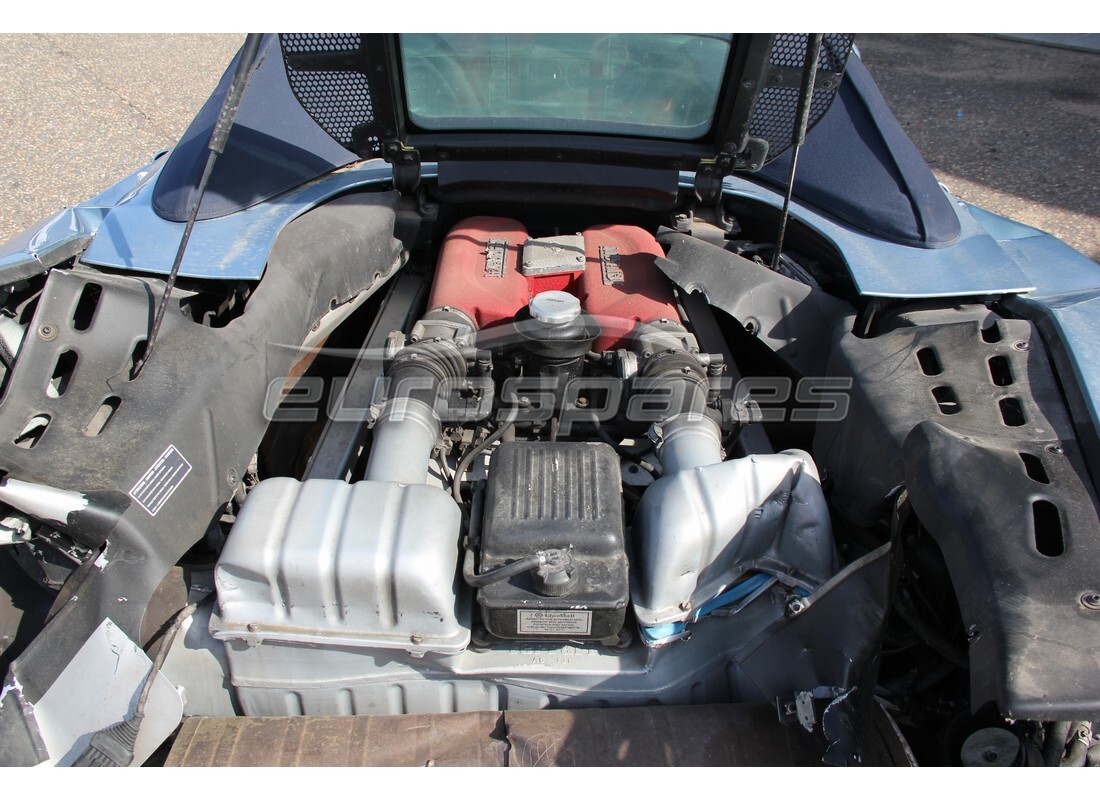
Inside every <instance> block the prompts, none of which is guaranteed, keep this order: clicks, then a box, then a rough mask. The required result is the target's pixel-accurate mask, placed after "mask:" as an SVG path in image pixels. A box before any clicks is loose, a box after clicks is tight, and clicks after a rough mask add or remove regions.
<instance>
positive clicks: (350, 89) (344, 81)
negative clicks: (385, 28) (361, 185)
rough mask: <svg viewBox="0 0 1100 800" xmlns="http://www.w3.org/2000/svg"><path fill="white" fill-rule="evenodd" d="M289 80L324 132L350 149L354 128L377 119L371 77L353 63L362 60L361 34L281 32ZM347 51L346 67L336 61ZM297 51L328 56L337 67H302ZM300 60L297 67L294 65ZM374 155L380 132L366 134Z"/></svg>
mask: <svg viewBox="0 0 1100 800" xmlns="http://www.w3.org/2000/svg"><path fill="white" fill-rule="evenodd" d="M279 42H280V44H281V45H282V49H283V61H284V63H285V64H286V74H287V79H288V80H289V81H290V88H291V90H292V91H293V92H294V94H295V96H296V97H297V98H298V102H300V103H301V104H302V107H303V108H305V110H306V112H307V113H308V114H309V115H310V116H311V117H313V119H315V120H316V121H317V124H318V125H320V126H321V127H322V128H323V129H324V131H325V133H327V134H328V135H329V136H331V137H332V138H333V139H335V140H336V141H337V142H339V143H340V144H341V145H343V146H344V147H346V148H348V149H349V150H355V149H356V144H355V141H354V137H353V132H354V130H355V129H356V128H360V127H364V126H370V125H371V124H372V123H373V122H374V119H375V114H374V100H373V98H372V95H371V85H370V81H369V80H368V79H367V76H366V75H364V74H363V73H362V72H360V71H359V70H357V69H355V67H354V65H355V64H358V63H361V62H360V52H361V50H362V35H361V34H358V33H281V34H279ZM341 54H344V55H346V57H347V59H346V61H347V66H343V65H340V64H338V61H339V56H340V55H341ZM296 56H299V57H300V56H306V57H308V56H325V57H327V58H329V59H331V61H332V65H333V66H334V67H340V66H342V67H343V68H337V69H317V68H310V69H302V68H300V65H301V64H302V63H303V61H304V59H303V60H299V59H297V58H295V57H296ZM296 65H298V66H296ZM363 141H366V142H367V143H368V147H369V154H370V155H375V156H377V155H381V153H382V147H381V144H380V141H379V138H378V137H377V136H370V137H367V138H366V139H365V140H363Z"/></svg>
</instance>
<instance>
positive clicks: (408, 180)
mask: <svg viewBox="0 0 1100 800" xmlns="http://www.w3.org/2000/svg"><path fill="white" fill-rule="evenodd" d="M382 158H384V159H385V160H386V161H387V163H389V164H391V165H392V166H393V188H395V189H396V190H397V191H398V192H400V193H401V194H403V195H413V194H415V193H416V190H417V188H418V187H419V186H420V152H419V151H418V150H416V149H415V148H412V147H406V146H405V145H403V144H402V143H401V142H386V144H385V146H384V147H383V148H382Z"/></svg>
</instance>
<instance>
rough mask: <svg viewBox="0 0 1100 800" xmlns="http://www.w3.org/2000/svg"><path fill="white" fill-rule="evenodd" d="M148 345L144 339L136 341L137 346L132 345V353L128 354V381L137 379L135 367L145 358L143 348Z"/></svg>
mask: <svg viewBox="0 0 1100 800" xmlns="http://www.w3.org/2000/svg"><path fill="white" fill-rule="evenodd" d="M147 344H148V342H147V341H145V339H138V341H137V344H135V345H134V350H133V352H131V353H130V367H129V370H130V380H133V379H134V378H135V377H137V376H136V375H135V373H134V371H135V370H136V369H137V365H138V364H140V363H141V359H143V358H145V346H146V345H147Z"/></svg>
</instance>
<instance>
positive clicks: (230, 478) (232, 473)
mask: <svg viewBox="0 0 1100 800" xmlns="http://www.w3.org/2000/svg"><path fill="white" fill-rule="evenodd" d="M239 480H240V479H239V478H238V477H237V470H235V469H231V470H229V472H227V473H226V474H225V482H226V483H228V484H229V485H230V486H236V485H237V481H239Z"/></svg>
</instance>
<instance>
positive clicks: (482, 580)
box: [462, 548, 542, 588]
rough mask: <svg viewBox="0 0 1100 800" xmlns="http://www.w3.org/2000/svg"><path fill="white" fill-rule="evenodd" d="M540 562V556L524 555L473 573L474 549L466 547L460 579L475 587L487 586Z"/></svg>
mask: <svg viewBox="0 0 1100 800" xmlns="http://www.w3.org/2000/svg"><path fill="white" fill-rule="evenodd" d="M541 563H542V557H541V556H524V557H523V558H521V559H520V560H519V561H513V562H511V563H510V564H504V565H503V566H499V567H494V568H493V569H491V570H489V571H488V572H483V573H481V574H480V575H476V574H474V551H473V550H472V549H470V548H467V549H466V558H465V559H464V560H463V562H462V579H463V580H464V581H466V583H467V584H468V585H470V586H473V587H475V588H480V587H482V586H488V585H489V584H491V583H500V582H501V581H506V580H508V579H509V578H511V577H514V576H516V575H521V574H523V573H524V572H530V571H531V570H533V569H536V568H537V567H538V566H539V565H540V564H541Z"/></svg>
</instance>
